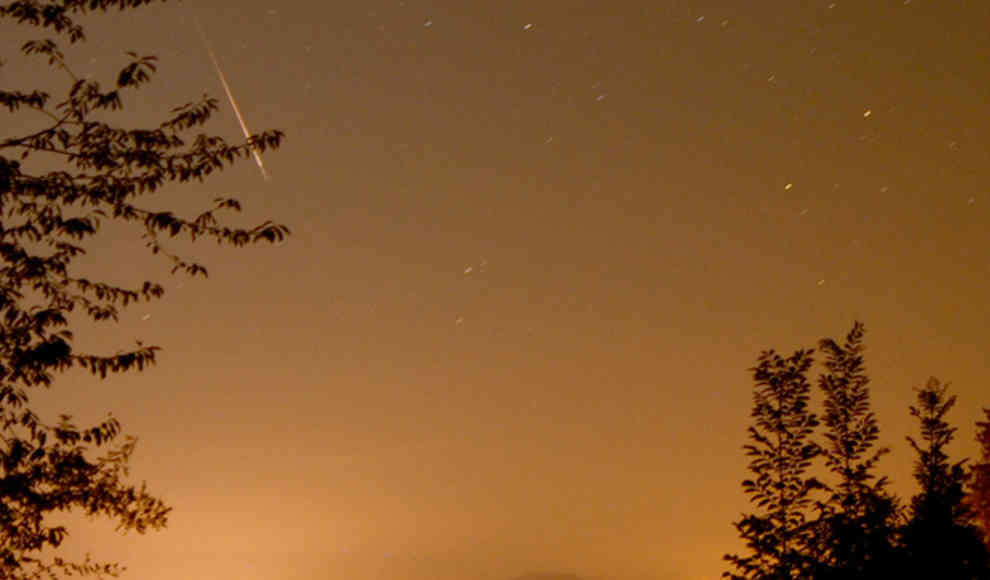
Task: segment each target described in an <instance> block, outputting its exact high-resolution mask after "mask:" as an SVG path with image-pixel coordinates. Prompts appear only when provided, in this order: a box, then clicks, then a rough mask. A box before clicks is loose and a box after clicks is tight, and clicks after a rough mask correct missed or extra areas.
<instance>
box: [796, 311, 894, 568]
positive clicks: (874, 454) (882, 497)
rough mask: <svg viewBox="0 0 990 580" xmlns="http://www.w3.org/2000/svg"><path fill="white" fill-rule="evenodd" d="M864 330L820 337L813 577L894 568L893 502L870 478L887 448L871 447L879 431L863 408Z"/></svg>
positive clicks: (866, 398) (882, 483)
mask: <svg viewBox="0 0 990 580" xmlns="http://www.w3.org/2000/svg"><path fill="white" fill-rule="evenodd" d="M864 333H865V327H864V326H863V324H862V323H861V322H856V323H855V324H854V325H853V328H852V330H850V331H849V334H848V335H847V336H846V340H845V342H844V343H843V344H839V343H837V342H836V341H834V340H832V339H830V338H826V339H823V340H821V341H820V342H819V348H820V349H821V350H822V351H823V352H824V353H825V371H826V372H825V373H823V374H822V375H821V376H820V377H819V380H818V384H819V387H820V388H821V390H822V392H823V393H824V395H825V399H824V408H825V414H824V416H823V424H824V426H825V434H824V435H825V440H826V444H825V445H824V447H823V457H824V459H825V467H826V469H827V470H828V471H829V472H830V473H831V474H832V476H833V479H834V482H833V483H832V484H831V485H828V498H827V499H826V501H824V502H820V503H819V505H818V511H819V516H818V525H817V526H816V527H817V531H818V533H817V535H816V537H817V540H818V541H817V544H816V547H815V549H816V551H817V555H816V559H817V560H818V562H819V566H820V568H819V570H818V572H817V573H816V576H817V577H818V578H823V579H824V578H835V579H840V578H844V579H849V580H855V579H864V580H865V579H867V578H878V577H881V576H882V575H883V574H884V573H887V572H889V571H890V570H891V569H892V568H893V567H895V566H896V565H897V564H896V560H897V557H898V553H897V550H896V549H895V546H894V541H895V529H896V526H897V500H896V498H894V497H893V496H892V495H890V494H889V493H887V491H886V485H887V478H886V477H877V475H876V474H875V467H876V464H877V461H878V460H879V459H880V457H882V456H883V455H885V454H886V453H889V451H890V450H889V449H887V448H885V447H884V448H880V449H877V450H872V448H873V446H874V443H875V442H876V440H877V437H878V434H879V430H880V429H879V427H878V426H877V420H876V417H875V416H874V414H873V412H872V411H871V410H870V391H869V387H868V385H869V382H870V379H869V377H867V376H866V373H865V369H864V364H863V350H864V348H865V347H864V345H863V335H864Z"/></svg>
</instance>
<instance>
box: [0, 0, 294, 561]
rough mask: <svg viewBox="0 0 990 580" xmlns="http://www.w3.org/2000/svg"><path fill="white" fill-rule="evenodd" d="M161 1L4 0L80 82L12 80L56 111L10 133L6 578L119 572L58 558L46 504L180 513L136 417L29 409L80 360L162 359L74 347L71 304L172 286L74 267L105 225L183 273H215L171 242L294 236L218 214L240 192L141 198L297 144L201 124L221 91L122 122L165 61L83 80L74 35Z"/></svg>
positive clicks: (25, 96)
mask: <svg viewBox="0 0 990 580" xmlns="http://www.w3.org/2000/svg"><path fill="white" fill-rule="evenodd" d="M151 1H152V0H13V1H9V2H4V3H2V4H0V23H4V24H6V25H8V26H11V25H19V26H21V27H25V28H26V29H28V30H30V31H31V34H38V35H42V36H44V38H38V39H34V40H29V41H28V42H26V43H24V44H23V46H22V50H21V52H22V56H23V57H24V58H30V59H35V60H36V62H37V65H36V67H37V69H38V70H39V72H41V71H44V70H46V69H45V67H46V66H47V70H48V71H50V72H51V73H52V74H54V75H56V81H57V80H58V79H59V78H60V79H62V80H63V81H64V83H65V94H64V97H60V100H58V101H57V102H55V99H53V96H52V94H50V93H48V92H46V91H44V90H41V89H37V88H34V87H24V88H23V89H20V90H14V89H4V90H0V106H2V107H3V108H4V109H6V114H8V115H9V116H11V117H13V116H16V115H32V116H33V118H35V119H38V120H40V121H41V122H43V125H42V124H41V123H40V122H39V125H40V126H41V128H40V129H38V130H35V131H33V132H31V133H29V134H25V135H20V136H12V137H8V136H4V137H2V138H0V257H2V264H0V266H2V267H0V429H2V431H0V439H2V443H0V578H3V579H5V580H7V579H10V580H21V579H28V578H32V579H33V578H38V579H40V578H43V577H44V578H54V577H56V576H57V575H59V574H77V575H79V574H83V575H85V574H94V575H97V576H102V575H104V574H109V575H115V574H117V573H118V572H119V568H118V567H116V566H115V565H113V564H102V563H93V562H91V561H89V560H88V558H87V560H85V561H83V562H66V561H64V560H63V559H61V558H58V557H53V558H51V559H50V560H45V559H42V557H41V553H42V551H43V550H49V551H50V550H52V549H56V548H58V546H59V545H60V543H61V542H62V540H63V539H64V537H65V536H66V534H67V533H68V532H67V530H65V529H64V528H62V527H57V526H48V525H46V523H45V519H44V517H45V515H46V514H50V513H52V512H54V511H64V510H70V509H76V510H81V511H83V512H85V513H87V514H91V515H105V516H109V517H111V518H114V519H115V520H116V521H117V522H118V528H119V529H122V530H136V531H138V532H143V531H145V530H147V529H157V528H160V527H162V526H164V525H165V522H166V517H167V513H168V510H169V508H167V507H166V506H165V505H164V504H163V503H162V502H161V501H160V500H158V499H156V498H155V497H153V496H152V495H150V494H149V493H148V492H147V491H146V490H145V488H144V485H143V484H142V485H141V486H140V487H135V486H131V485H128V484H126V483H125V477H126V476H127V463H128V458H129V456H130V454H131V453H132V451H133V449H134V440H133V438H125V439H124V440H123V441H120V440H119V439H120V425H119V423H118V422H117V421H116V420H115V419H114V418H113V417H112V416H111V417H108V418H107V420H106V421H104V422H102V423H100V424H98V425H96V426H93V427H88V428H79V427H76V426H75V425H73V424H72V423H71V417H69V416H67V415H63V416H61V417H60V419H59V421H58V422H56V423H53V424H49V423H47V422H45V421H43V420H42V418H40V417H39V416H38V415H37V414H36V413H35V412H34V411H33V410H32V409H31V407H30V404H29V403H30V400H29V391H30V389H32V388H35V387H38V386H44V387H48V386H50V385H51V384H52V381H53V378H54V376H55V375H56V374H57V373H60V372H62V371H65V370H67V369H70V368H72V367H81V368H84V369H87V370H89V371H91V372H92V373H93V374H95V375H98V376H100V377H101V378H105V377H106V376H107V373H115V372H122V371H127V370H131V369H135V370H141V369H143V368H144V367H145V366H147V365H150V364H152V363H154V361H155V351H156V350H157V347H154V346H146V345H144V344H142V343H140V342H138V343H137V345H136V347H135V348H132V349H130V350H127V351H124V352H118V353H116V354H112V355H100V354H94V353H88V352H78V351H76V350H74V349H73V347H72V341H73V333H72V331H71V329H70V328H69V316H70V314H71V313H76V312H79V313H82V314H85V315H86V317H88V318H89V319H91V320H93V321H97V322H100V321H116V320H117V317H118V313H119V312H120V310H121V309H123V308H126V307H127V306H129V305H132V304H134V303H136V302H138V301H141V300H144V301H148V300H152V299H158V298H161V297H162V296H163V294H164V290H163V288H162V286H161V285H160V284H158V283H155V282H152V281H143V282H136V284H135V285H134V286H133V287H129V288H128V287H122V286H116V285H114V284H110V283H107V282H104V281H101V280H90V279H86V278H82V277H78V276H76V275H74V274H73V273H72V268H71V265H72V263H73V260H74V259H75V258H77V257H79V256H81V255H82V254H84V253H85V249H84V248H83V245H82V244H83V242H84V241H86V240H88V239H91V238H93V237H94V236H96V235H97V234H98V233H99V232H100V227H101V222H102V221H114V222H120V223H124V222H126V223H130V224H134V225H136V226H137V227H138V228H139V229H141V230H143V233H142V236H141V237H142V238H143V240H144V244H145V246H146V247H147V248H148V250H149V253H150V255H152V256H156V257H159V258H161V257H164V258H165V259H166V260H167V262H166V263H167V264H170V265H171V271H172V273H173V274H174V273H175V272H180V273H184V274H188V275H192V276H195V275H197V274H201V275H203V276H205V275H206V273H207V271H206V268H205V267H204V266H203V265H201V264H199V263H196V262H195V261H192V260H188V259H186V258H184V257H181V256H179V255H176V254H174V253H172V252H170V251H169V250H168V248H167V238H172V237H175V236H178V235H187V236H189V238H190V239H191V240H196V239H199V238H207V239H212V240H214V241H216V242H218V243H226V244H231V245H233V246H244V245H245V244H248V243H254V242H259V241H268V242H275V241H278V240H281V239H282V238H283V237H284V236H285V235H287V234H288V233H289V231H288V228H286V227H285V226H282V225H276V224H272V223H271V222H267V221H266V222H264V223H262V224H260V225H258V226H256V227H253V228H248V229H243V228H232V227H228V226H226V225H224V224H223V223H222V222H220V221H219V220H218V218H217V215H218V213H219V212H222V211H239V210H240V203H239V202H238V201H237V200H236V199H226V198H216V199H214V200H213V201H212V204H210V205H212V207H209V206H207V207H208V209H206V210H205V211H203V212H202V213H200V214H199V215H197V216H195V217H193V218H184V217H180V216H178V215H175V214H174V213H173V212H169V211H153V210H149V209H145V208H143V207H141V205H140V202H141V200H142V199H143V198H145V197H146V196H148V195H150V194H154V193H160V192H162V191H163V190H164V189H165V188H166V186H168V185H170V184H175V183H180V184H181V183H184V182H188V181H192V180H196V181H203V180H204V179H205V178H206V177H207V176H209V175H210V174H212V173H213V172H215V171H219V170H222V169H224V168H225V167H227V166H229V165H230V164H232V163H233V162H235V161H236V160H238V159H245V158H247V157H249V156H250V155H251V154H252V152H255V151H257V152H261V151H264V150H266V149H268V148H277V147H278V145H279V144H280V142H281V140H282V134H281V133H280V132H278V131H270V132H265V133H262V134H261V135H257V136H252V137H251V138H250V139H248V141H247V142H246V143H243V144H234V145H232V144H228V143H226V142H225V141H224V140H223V139H221V138H219V137H215V136H210V135H207V134H203V133H195V134H194V133H193V131H194V130H196V128H197V127H200V126H202V125H203V124H204V123H206V122H207V120H208V119H209V118H210V116H211V114H212V113H213V112H215V111H216V110H217V102H216V100H214V99H210V98H206V97H203V99H201V100H199V101H194V102H189V103H187V104H185V105H182V106H179V107H176V108H175V109H173V110H172V111H171V113H170V115H169V116H168V118H166V119H164V120H162V121H160V122H157V123H155V124H152V125H150V126H148V127H139V128H124V127H120V126H117V125H113V124H111V122H110V121H111V120H113V119H114V118H115V117H114V115H115V113H117V112H118V111H120V110H121V109H122V108H123V107H124V103H125V99H126V98H128V97H132V96H133V94H134V92H135V91H136V90H138V89H139V88H140V87H142V86H143V85H146V84H147V83H149V82H150V81H151V80H152V76H153V74H154V72H155V70H156V62H157V61H156V58H155V57H154V56H139V55H138V54H136V53H133V52H129V53H126V54H127V55H128V60H127V61H126V63H125V64H124V65H123V67H122V68H121V69H120V71H119V74H118V75H117V76H116V79H114V80H113V82H111V83H109V85H108V86H107V87H104V86H102V85H101V84H100V83H99V82H97V81H95V80H89V79H87V78H81V77H79V76H78V75H76V74H75V73H74V72H73V70H72V65H71V62H70V59H69V58H68V57H67V56H66V54H65V53H64V52H63V46H62V45H63V44H64V45H66V46H74V45H76V44H77V43H79V42H81V41H83V40H85V31H84V29H83V27H82V26H81V25H80V24H79V22H78V20H79V18H80V17H82V16H85V17H92V16H93V15H94V14H99V13H104V12H106V11H108V10H110V9H119V10H131V9H137V8H140V7H142V6H144V5H147V4H150V3H151ZM0 66H2V61H0ZM50 84H51V83H47V84H46V85H50ZM53 166H56V167H59V169H56V170H51V169H50V168H51V167H53ZM156 203H160V202H159V201H158V200H157V199H156ZM101 450H102V451H101ZM101 452H102V455H98V453H101Z"/></svg>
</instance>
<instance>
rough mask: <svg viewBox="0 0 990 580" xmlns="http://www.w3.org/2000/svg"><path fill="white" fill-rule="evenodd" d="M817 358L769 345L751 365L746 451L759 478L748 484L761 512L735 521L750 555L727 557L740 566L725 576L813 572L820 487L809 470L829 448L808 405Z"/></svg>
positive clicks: (745, 484) (751, 578)
mask: <svg viewBox="0 0 990 580" xmlns="http://www.w3.org/2000/svg"><path fill="white" fill-rule="evenodd" d="M811 355H812V351H810V350H799V351H797V352H795V353H794V354H793V355H792V356H790V357H787V358H784V357H782V356H780V355H779V354H777V353H776V352H774V351H772V350H769V351H765V352H763V353H762V354H760V357H759V360H758V362H757V365H756V367H754V368H752V369H750V370H751V371H752V373H753V380H754V381H755V383H756V386H755V388H754V390H753V411H752V417H753V419H754V425H753V426H751V427H749V429H748V432H749V440H750V443H749V444H747V445H744V446H743V449H744V450H745V451H746V455H747V456H748V457H750V458H751V461H750V463H749V471H750V472H751V473H752V474H753V476H754V477H753V478H752V479H747V480H745V481H743V489H744V490H745V492H746V494H747V495H749V499H750V502H751V503H753V504H755V505H756V506H757V508H759V511H758V512H757V513H754V514H749V515H744V516H743V518H742V519H741V520H739V521H738V522H736V523H735V524H734V525H735V527H736V529H737V530H738V531H739V534H740V537H741V538H742V539H743V540H744V541H745V542H746V546H747V548H748V550H749V554H748V555H745V556H739V555H734V554H730V555H727V556H725V559H726V560H727V561H729V562H730V563H731V564H732V567H733V569H734V571H733V572H726V573H724V574H723V576H724V577H727V578H730V579H732V580H737V579H739V580H742V579H749V580H758V579H761V580H762V579H767V580H769V579H774V580H776V579H785V578H788V579H789V578H796V577H806V576H807V575H808V574H809V572H810V570H811V566H812V564H813V563H814V561H813V560H812V559H811V558H809V556H808V545H809V544H810V543H811V542H812V529H811V527H810V526H809V525H808V522H807V519H806V515H807V511H808V508H809V507H810V506H811V505H812V498H811V497H810V493H811V492H812V491H813V490H815V489H817V488H819V487H820V484H819V483H818V481H817V480H816V479H814V478H813V477H810V476H808V475H807V471H808V468H809V467H810V465H811V461H812V459H814V458H815V457H816V456H817V455H818V454H819V453H820V452H821V449H820V448H819V446H818V445H817V444H815V443H814V442H813V441H812V440H811V435H812V432H813V431H814V428H815V426H816V425H817V424H818V419H817V418H816V416H815V414H814V413H813V412H811V410H810V409H809V406H808V402H809V395H810V391H811V383H810V382H809V381H808V378H807V374H808V370H809V369H810V368H811V364H812V362H813V360H812V356H811Z"/></svg>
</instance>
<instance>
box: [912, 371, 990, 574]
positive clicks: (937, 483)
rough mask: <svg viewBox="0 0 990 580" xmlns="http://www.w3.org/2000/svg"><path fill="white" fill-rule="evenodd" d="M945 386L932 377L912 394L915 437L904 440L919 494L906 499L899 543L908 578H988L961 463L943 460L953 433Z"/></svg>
mask: <svg viewBox="0 0 990 580" xmlns="http://www.w3.org/2000/svg"><path fill="white" fill-rule="evenodd" d="M948 387H949V385H948V384H942V383H940V382H939V380H938V379H936V378H935V377H932V378H930V379H928V382H927V383H926V384H925V386H924V387H922V388H920V389H918V391H917V395H918V398H917V406H913V405H912V406H911V408H910V411H911V415H912V416H913V417H915V418H917V419H918V422H919V423H920V431H921V437H920V441H916V440H915V439H914V438H913V437H908V438H907V440H908V442H909V443H910V444H911V448H912V449H914V451H915V453H917V455H918V458H917V459H916V460H915V464H914V478H915V480H916V481H917V482H918V486H919V488H920V491H919V492H918V494H917V495H915V496H914V497H913V498H912V500H911V519H910V521H909V522H908V523H907V524H906V525H905V527H904V530H903V538H902V541H903V543H904V546H905V548H906V550H907V553H908V558H909V561H908V564H909V567H910V568H909V569H910V570H911V573H912V574H913V576H912V577H917V578H935V577H938V578H945V579H946V580H953V579H957V578H958V579H966V580H972V579H976V578H980V579H985V578H990V568H988V566H990V562H988V559H987V558H988V556H987V551H986V547H985V546H984V545H983V542H982V538H981V537H980V533H979V530H978V529H977V528H976V527H975V526H973V524H972V521H973V514H972V512H971V511H970V509H969V507H968V506H967V505H966V502H965V501H964V499H965V492H964V487H965V485H966V480H967V474H966V470H965V463H966V461H965V460H962V461H958V462H955V463H952V462H950V461H949V456H948V451H947V447H948V445H949V443H951V442H952V438H953V435H954V433H955V431H956V429H955V428H954V427H951V426H950V425H949V423H948V421H947V420H946V415H947V414H948V412H949V410H950V409H952V407H953V406H954V405H955V403H956V396H955V395H951V396H950V395H949V394H948Z"/></svg>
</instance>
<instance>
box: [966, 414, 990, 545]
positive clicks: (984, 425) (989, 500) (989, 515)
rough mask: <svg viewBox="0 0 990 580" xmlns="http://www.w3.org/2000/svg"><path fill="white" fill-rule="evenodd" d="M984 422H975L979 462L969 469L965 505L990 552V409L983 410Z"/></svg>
mask: <svg viewBox="0 0 990 580" xmlns="http://www.w3.org/2000/svg"><path fill="white" fill-rule="evenodd" d="M983 415H984V416H985V417H986V419H987V420H986V421H977V422H976V429H977V430H976V442H977V443H978V444H979V445H980V461H979V463H976V464H975V465H973V467H971V468H970V479H969V493H968V494H967V496H966V505H967V506H969V508H970V509H971V510H972V511H973V517H974V519H975V520H976V525H977V526H978V527H979V528H980V530H981V531H982V532H983V543H984V544H986V546H987V549H988V550H990V409H987V408H984V409H983Z"/></svg>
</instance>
